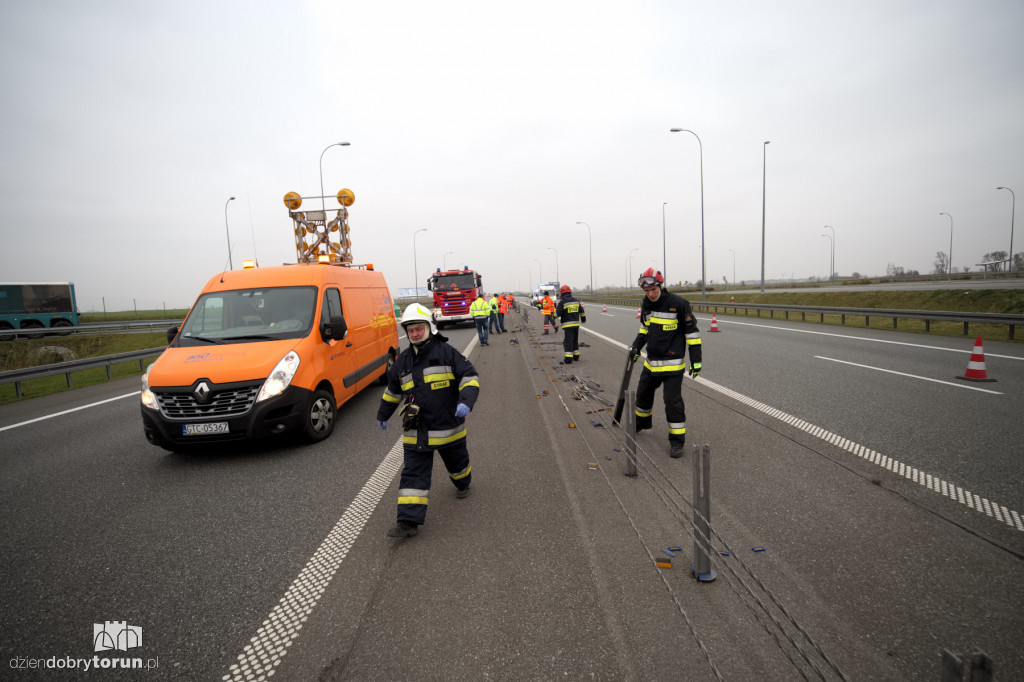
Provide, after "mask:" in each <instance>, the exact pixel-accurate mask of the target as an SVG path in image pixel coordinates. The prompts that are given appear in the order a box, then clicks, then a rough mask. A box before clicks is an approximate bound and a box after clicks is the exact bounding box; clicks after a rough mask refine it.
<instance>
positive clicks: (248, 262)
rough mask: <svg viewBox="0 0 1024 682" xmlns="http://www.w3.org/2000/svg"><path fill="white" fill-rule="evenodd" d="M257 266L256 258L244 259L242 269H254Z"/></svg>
mask: <svg viewBox="0 0 1024 682" xmlns="http://www.w3.org/2000/svg"><path fill="white" fill-rule="evenodd" d="M255 267H256V261H254V260H244V261H242V269H243V270H252V269H253V268H255Z"/></svg>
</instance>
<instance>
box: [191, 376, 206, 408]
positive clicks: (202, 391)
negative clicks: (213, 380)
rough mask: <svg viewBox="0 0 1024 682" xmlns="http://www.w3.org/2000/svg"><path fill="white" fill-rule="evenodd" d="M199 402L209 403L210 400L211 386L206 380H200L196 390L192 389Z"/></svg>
mask: <svg viewBox="0 0 1024 682" xmlns="http://www.w3.org/2000/svg"><path fill="white" fill-rule="evenodd" d="M192 393H193V394H194V395H195V397H196V402H197V403H208V402H209V401H210V386H209V384H207V383H206V382H205V381H200V382H199V385H198V386H196V390H194V391H192Z"/></svg>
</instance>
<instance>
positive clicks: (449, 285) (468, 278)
mask: <svg viewBox="0 0 1024 682" xmlns="http://www.w3.org/2000/svg"><path fill="white" fill-rule="evenodd" d="M427 289H429V290H430V291H432V292H434V322H436V323H437V327H438V329H442V328H444V326H445V325H447V324H455V323H458V322H463V321H466V322H472V321H473V316H472V315H471V314H470V312H469V306H471V305H473V301H475V300H476V299H477V298H478V297H480V296H483V289H482V288H481V287H480V273H478V272H476V271H475V270H470V269H469V268H468V267H467V268H463V269H462V270H445V271H444V272H442V271H441V268H438V269H437V271H436V272H434V273H433V274H432V275H431V276H430V279H429V280H427Z"/></svg>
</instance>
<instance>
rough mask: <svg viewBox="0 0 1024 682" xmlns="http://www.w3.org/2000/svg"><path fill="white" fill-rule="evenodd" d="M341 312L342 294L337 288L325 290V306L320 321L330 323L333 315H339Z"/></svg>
mask: <svg viewBox="0 0 1024 682" xmlns="http://www.w3.org/2000/svg"><path fill="white" fill-rule="evenodd" d="M341 314H342V310H341V294H340V293H339V292H338V290H337V289H328V290H327V291H325V292H324V308H323V312H322V313H321V315H320V321H321V322H322V323H324V324H330V322H331V317H337V316H340V315H341Z"/></svg>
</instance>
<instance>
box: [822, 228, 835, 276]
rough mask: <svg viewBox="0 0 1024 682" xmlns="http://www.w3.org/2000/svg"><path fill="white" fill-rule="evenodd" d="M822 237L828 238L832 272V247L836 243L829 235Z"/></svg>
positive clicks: (829, 265) (829, 263) (829, 264)
mask: <svg viewBox="0 0 1024 682" xmlns="http://www.w3.org/2000/svg"><path fill="white" fill-rule="evenodd" d="M821 236H822V237H828V253H829V258H828V267H829V269H830V270H831V269H832V245H833V244H834V243H835V242H834V241H832V236H831V235H828V234H823V235H821Z"/></svg>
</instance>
